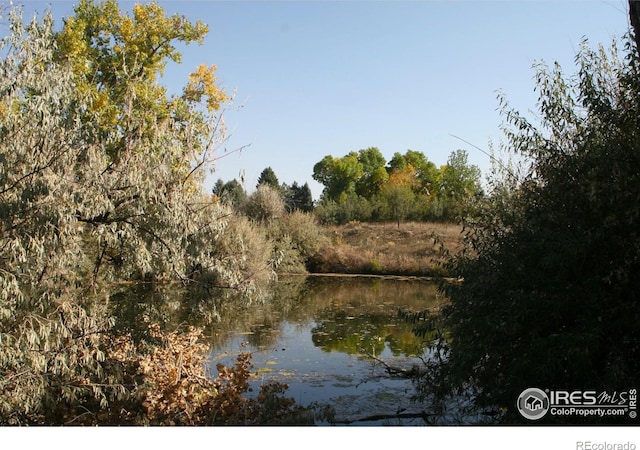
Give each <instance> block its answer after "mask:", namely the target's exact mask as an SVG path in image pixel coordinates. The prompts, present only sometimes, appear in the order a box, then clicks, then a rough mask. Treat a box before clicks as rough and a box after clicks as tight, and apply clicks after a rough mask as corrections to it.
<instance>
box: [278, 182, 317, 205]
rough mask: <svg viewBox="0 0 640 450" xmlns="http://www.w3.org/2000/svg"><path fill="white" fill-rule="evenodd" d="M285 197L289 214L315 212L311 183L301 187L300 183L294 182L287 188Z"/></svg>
mask: <svg viewBox="0 0 640 450" xmlns="http://www.w3.org/2000/svg"><path fill="white" fill-rule="evenodd" d="M285 197H286V200H285V203H286V206H287V210H288V211H289V212H293V211H296V210H298V211H302V212H311V211H313V196H312V194H311V188H310V187H309V183H305V184H303V185H302V186H299V185H298V183H297V182H296V181H294V182H293V184H292V185H291V186H290V187H287V189H286V194H285Z"/></svg>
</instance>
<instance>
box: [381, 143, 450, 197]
mask: <svg viewBox="0 0 640 450" xmlns="http://www.w3.org/2000/svg"><path fill="white" fill-rule="evenodd" d="M408 167H410V168H411V170H412V171H413V173H414V176H415V178H416V181H417V183H414V184H413V190H414V192H415V193H416V194H427V195H432V194H435V189H436V187H435V185H436V180H437V177H438V168H437V167H436V165H435V164H434V163H433V162H431V161H429V159H428V158H427V157H426V156H425V155H424V153H422V152H418V151H415V150H407V151H406V152H405V154H404V155H402V154H400V153H398V152H396V153H394V154H393V158H391V160H390V161H389V164H388V165H387V170H388V172H389V173H393V172H402V171H405V170H407V168H408Z"/></svg>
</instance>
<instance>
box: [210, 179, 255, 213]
mask: <svg viewBox="0 0 640 450" xmlns="http://www.w3.org/2000/svg"><path fill="white" fill-rule="evenodd" d="M213 194H214V195H215V196H217V197H218V198H219V199H220V200H221V201H222V202H224V203H226V204H228V205H229V206H231V207H233V208H234V209H236V210H237V209H241V208H242V207H243V205H244V202H245V200H246V199H247V193H246V192H245V190H244V188H243V187H242V185H241V184H240V182H239V181H238V180H236V179H235V178H234V179H233V180H231V181H228V182H227V183H225V182H224V181H222V180H221V179H219V180H218V181H216V184H215V185H214V187H213Z"/></svg>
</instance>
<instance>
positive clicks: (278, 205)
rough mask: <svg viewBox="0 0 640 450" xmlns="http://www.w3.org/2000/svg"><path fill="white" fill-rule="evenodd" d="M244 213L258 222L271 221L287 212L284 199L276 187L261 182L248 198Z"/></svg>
mask: <svg viewBox="0 0 640 450" xmlns="http://www.w3.org/2000/svg"><path fill="white" fill-rule="evenodd" d="M244 213H245V214H246V215H247V217H249V218H250V219H253V220H255V221H256V222H261V223H269V222H271V221H273V220H275V219H278V218H280V217H282V216H283V215H284V214H285V205H284V200H283V199H282V196H281V195H280V193H279V192H278V191H277V190H276V189H274V188H273V187H271V186H269V185H267V184H261V185H259V186H258V188H257V189H256V190H255V191H254V192H253V193H252V194H251V195H249V197H248V198H247V200H246V202H245V205H244Z"/></svg>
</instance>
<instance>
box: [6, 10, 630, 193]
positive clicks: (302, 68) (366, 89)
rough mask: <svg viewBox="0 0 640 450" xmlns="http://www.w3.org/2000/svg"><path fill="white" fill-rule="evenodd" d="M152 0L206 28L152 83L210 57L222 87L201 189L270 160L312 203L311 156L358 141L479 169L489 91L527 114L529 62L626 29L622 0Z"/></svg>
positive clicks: (570, 58) (489, 137) (566, 55)
mask: <svg viewBox="0 0 640 450" xmlns="http://www.w3.org/2000/svg"><path fill="white" fill-rule="evenodd" d="M15 3H17V4H20V3H22V4H23V5H24V8H25V13H26V14H25V17H27V16H28V14H29V13H32V12H33V11H39V12H42V11H44V10H45V9H47V8H48V7H50V8H51V10H52V12H53V14H54V17H56V19H58V20H61V19H62V17H64V16H67V15H70V14H72V11H73V6H74V4H75V2H73V1H50V2H43V1H23V2H20V1H16V0H14V4H15ZM158 3H159V4H160V5H162V6H163V8H164V9H165V11H166V12H167V13H168V14H174V13H178V14H182V15H184V16H185V17H186V18H187V19H189V20H191V21H195V20H201V21H203V22H204V23H206V24H208V25H209V34H208V35H207V37H206V38H205V41H204V44H203V45H201V46H198V45H197V44H191V45H189V46H181V47H180V49H181V50H182V52H183V55H182V63H181V64H180V65H176V64H172V65H169V66H168V67H167V69H166V73H165V76H164V77H163V79H162V82H163V83H164V84H166V85H167V87H168V88H169V90H170V91H173V92H180V91H181V88H182V86H184V85H185V84H186V82H187V76H188V74H189V73H190V72H192V71H193V70H194V69H195V68H196V67H197V66H198V65H200V64H203V63H204V64H207V65H211V64H215V65H216V66H217V67H218V69H217V77H218V82H219V84H220V86H221V87H223V88H224V89H225V90H226V91H227V92H229V93H233V92H235V97H234V102H233V104H231V105H229V106H228V107H227V109H226V111H225V113H224V115H225V123H226V125H227V129H228V133H229V137H228V139H227V141H226V142H225V144H224V145H223V146H222V147H221V148H220V149H219V150H218V156H221V158H220V159H219V160H218V161H217V163H216V170H215V172H214V173H213V174H212V175H210V176H209V177H208V179H207V181H206V188H207V190H210V188H211V187H212V186H213V184H214V183H215V181H216V180H217V179H222V180H223V181H225V182H226V181H230V180H232V179H234V178H235V179H238V180H239V181H240V180H243V183H244V186H245V189H246V190H247V191H248V192H251V191H252V190H253V189H254V188H255V185H256V183H257V180H258V177H259V175H260V173H261V172H262V170H264V169H265V168H267V167H271V168H272V169H273V170H274V172H275V174H276V176H277V177H278V179H279V181H280V182H284V183H287V184H289V185H291V184H292V183H293V182H297V183H298V184H299V185H303V184H304V183H309V186H310V187H311V190H312V194H313V197H314V199H315V200H317V199H318V198H319V196H320V194H321V192H322V185H320V184H318V183H317V182H315V181H314V180H313V178H312V174H313V166H314V164H315V163H317V162H318V161H320V160H321V159H322V158H323V157H324V156H325V155H333V156H343V155H345V154H347V153H348V152H350V151H358V150H360V149H364V148H368V147H377V148H378V149H379V150H380V151H381V152H382V154H383V155H384V156H385V158H386V159H387V161H388V160H390V159H391V157H392V156H393V154H394V153H395V152H400V153H404V152H406V151H407V150H409V149H411V150H416V151H421V152H423V153H424V154H425V155H426V156H427V158H428V159H429V160H431V161H433V162H434V163H436V165H438V166H440V165H442V164H445V163H446V161H447V157H448V156H449V154H450V153H451V152H453V151H455V150H457V149H464V150H466V151H467V152H468V154H469V162H470V163H472V164H475V165H477V166H478V167H479V168H480V169H481V170H482V172H483V173H484V174H486V173H488V169H489V167H490V158H489V157H488V156H487V155H486V154H485V153H484V152H482V151H480V150H478V149H477V148H475V147H479V148H481V149H483V150H484V151H488V148H489V145H490V144H489V143H490V142H492V143H493V144H494V145H498V143H499V142H500V141H501V140H502V132H501V131H500V126H501V124H502V123H503V118H502V117H501V116H500V114H499V111H498V100H497V95H498V92H501V93H502V94H503V95H504V96H505V97H506V99H507V100H508V101H509V103H510V104H511V105H512V106H513V107H514V108H515V109H517V110H519V111H520V112H522V113H525V115H527V116H533V115H534V114H535V110H536V100H537V93H536V92H535V91H534V87H535V83H534V76H535V70H534V68H533V66H534V64H536V63H538V62H545V63H547V64H553V63H554V62H556V61H557V62H559V63H560V65H561V66H562V67H563V70H564V71H565V72H566V73H567V74H572V73H574V72H575V70H574V58H575V55H576V52H577V50H578V48H579V46H580V43H581V41H582V40H583V39H585V38H586V39H588V40H589V42H590V43H591V45H597V44H598V43H603V44H605V45H607V46H608V45H609V44H610V43H611V42H612V40H613V39H620V38H621V37H622V36H623V35H624V34H625V33H626V32H627V31H628V28H629V25H628V23H629V21H628V11H627V2H626V1H625V0H607V1H605V0H591V1H578V0H556V1H523V0H518V1H515V0H514V1H506V0H505V1H434V0H413V1H397V0H396V1H393V0H387V1H356V0H342V1H340V0H333V1H266V0H263V1H243V0H235V1H214V0H200V1H185V0H182V1H176V0H174V1H159V2H158ZM133 4H134V2H129V1H121V2H120V5H121V8H122V9H123V10H130V8H131V6H132V5H133ZM465 141H466V142H465ZM236 149H242V150H241V151H237V152H233V150H236Z"/></svg>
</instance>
